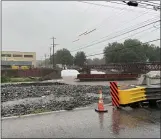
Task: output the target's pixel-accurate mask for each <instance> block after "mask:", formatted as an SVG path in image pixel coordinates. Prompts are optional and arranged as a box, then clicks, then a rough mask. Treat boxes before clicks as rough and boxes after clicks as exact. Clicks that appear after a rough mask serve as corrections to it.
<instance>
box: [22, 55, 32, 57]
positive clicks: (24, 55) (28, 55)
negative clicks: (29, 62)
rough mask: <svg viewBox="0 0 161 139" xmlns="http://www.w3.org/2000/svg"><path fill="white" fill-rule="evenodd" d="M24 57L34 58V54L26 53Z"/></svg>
mask: <svg viewBox="0 0 161 139" xmlns="http://www.w3.org/2000/svg"><path fill="white" fill-rule="evenodd" d="M24 57H27V58H33V55H24Z"/></svg>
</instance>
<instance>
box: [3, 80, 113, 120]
mask: <svg viewBox="0 0 161 139" xmlns="http://www.w3.org/2000/svg"><path fill="white" fill-rule="evenodd" d="M100 88H102V89H103V96H104V98H105V99H106V102H107V103H108V102H110V99H109V88H108V87H107V86H106V87H105V86H100V85H99V86H90V85H67V84H64V83H57V82H56V83H49V82H48V83H23V84H14V85H10V84H6V85H2V86H1V101H2V117H6V116H17V115H24V114H30V113H38V112H44V111H56V110H72V109H73V108H76V107H83V106H87V105H90V104H92V103H96V102H97V101H98V90H99V89H100Z"/></svg>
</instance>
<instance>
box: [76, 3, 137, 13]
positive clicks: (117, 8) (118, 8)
mask: <svg viewBox="0 0 161 139" xmlns="http://www.w3.org/2000/svg"><path fill="white" fill-rule="evenodd" d="M78 2H81V3H87V4H92V5H96V6H103V7H109V8H113V9H116V10H126V11H129V12H136V11H135V10H131V9H130V10H129V9H125V8H120V7H113V6H109V5H104V4H98V3H91V2H86V1H78Z"/></svg>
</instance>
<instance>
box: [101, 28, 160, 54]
mask: <svg viewBox="0 0 161 139" xmlns="http://www.w3.org/2000/svg"><path fill="white" fill-rule="evenodd" d="M152 28H154V27H150V28H146V29H144V30H141V31H140V32H136V33H134V34H131V35H129V36H127V37H124V38H121V39H119V40H117V41H120V40H123V39H127V38H129V37H131V36H135V35H137V34H140V33H143V32H145V31H147V30H149V29H152ZM157 29H158V28H155V29H154V30H152V31H151V32H153V31H155V30H157ZM145 33H146V32H145ZM145 33H143V34H142V35H144V34H145ZM142 35H141V36H142ZM117 41H116V42H117ZM106 46H108V44H106V45H105V46H104V47H106ZM100 53H101V52H100Z"/></svg>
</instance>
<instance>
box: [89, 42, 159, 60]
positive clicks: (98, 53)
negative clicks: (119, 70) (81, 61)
mask: <svg viewBox="0 0 161 139" xmlns="http://www.w3.org/2000/svg"><path fill="white" fill-rule="evenodd" d="M158 40H160V39H155V40H151V41H148V42H145V43H142V44H147V43H151V42H155V41H158ZM139 45H140V44H139ZM139 45H133V46H130V47H128V48H120V49H117V50H111V51H108V52H113V51H120V50H123V49H131V47H136V46H139ZM106 53H107V52H103V53H97V54H92V55H88V56H86V57H91V56H96V55H102V54H106Z"/></svg>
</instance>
